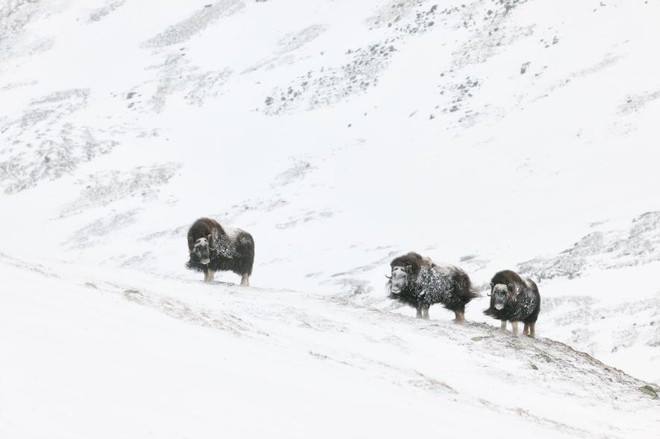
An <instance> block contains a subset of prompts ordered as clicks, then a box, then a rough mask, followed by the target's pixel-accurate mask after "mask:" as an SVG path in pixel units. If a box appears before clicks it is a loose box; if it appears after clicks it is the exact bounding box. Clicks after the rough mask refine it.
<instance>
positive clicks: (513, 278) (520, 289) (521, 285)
mask: <svg viewBox="0 0 660 439" xmlns="http://www.w3.org/2000/svg"><path fill="white" fill-rule="evenodd" d="M540 311H541V295H540V294H539V289H538V287H537V286H536V284H535V283H534V281H533V280H531V279H529V278H527V279H525V280H523V279H522V278H521V277H520V276H519V275H518V273H516V272H514V271H511V270H504V271H500V272H498V273H497V274H495V276H493V279H492V280H491V281H490V308H488V309H487V310H485V311H484V314H486V315H488V316H491V317H494V318H496V319H497V320H501V321H502V324H501V326H500V329H501V330H502V331H506V322H507V320H508V321H510V322H511V332H512V333H513V335H514V336H518V322H523V323H524V324H525V327H524V329H523V334H525V335H527V336H529V337H534V332H535V331H534V329H535V326H536V320H537V319H538V318H539V312H540Z"/></svg>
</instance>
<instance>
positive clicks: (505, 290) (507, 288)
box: [490, 283, 518, 311]
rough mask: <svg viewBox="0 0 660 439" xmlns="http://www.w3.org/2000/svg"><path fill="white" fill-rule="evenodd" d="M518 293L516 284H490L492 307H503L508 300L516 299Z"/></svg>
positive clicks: (497, 308) (498, 308)
mask: <svg viewBox="0 0 660 439" xmlns="http://www.w3.org/2000/svg"><path fill="white" fill-rule="evenodd" d="M517 295H518V285H516V284H508V285H506V284H492V283H491V284H490V307H491V308H495V309H496V310H498V311H499V310H501V309H503V308H504V307H505V306H506V304H507V302H509V301H512V300H515V299H516V296H517Z"/></svg>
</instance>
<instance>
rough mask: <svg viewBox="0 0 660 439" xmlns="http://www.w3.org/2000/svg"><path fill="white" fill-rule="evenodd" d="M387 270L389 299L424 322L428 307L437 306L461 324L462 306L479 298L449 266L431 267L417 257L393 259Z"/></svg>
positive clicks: (464, 276)
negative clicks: (400, 304) (451, 312)
mask: <svg viewBox="0 0 660 439" xmlns="http://www.w3.org/2000/svg"><path fill="white" fill-rule="evenodd" d="M390 267H391V269H392V271H391V275H390V276H388V278H389V281H388V282H387V287H388V290H389V293H390V296H389V297H390V298H391V299H395V300H398V301H399V302H403V303H405V304H407V305H410V306H412V307H413V308H416V309H417V317H418V318H423V319H428V318H429V308H430V307H431V305H434V304H436V303H441V304H442V305H443V306H444V307H445V308H447V309H448V310H450V311H454V313H455V315H456V318H455V319H454V321H455V322H456V323H463V322H465V305H467V304H468V302H470V300H472V299H474V298H475V297H479V294H478V293H477V292H476V291H475V290H474V288H473V287H472V282H471V281H470V277H469V276H468V275H467V273H465V272H464V271H463V270H461V269H460V268H458V267H455V266H453V265H444V264H435V263H434V262H433V261H431V259H430V258H428V257H422V256H421V255H419V254H418V253H415V252H410V253H408V254H405V255H403V256H399V257H396V258H394V259H393V260H392V262H390Z"/></svg>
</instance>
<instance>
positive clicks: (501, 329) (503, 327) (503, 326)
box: [500, 320, 506, 332]
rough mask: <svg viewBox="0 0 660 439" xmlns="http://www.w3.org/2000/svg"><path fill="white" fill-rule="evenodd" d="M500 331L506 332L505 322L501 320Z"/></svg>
mask: <svg viewBox="0 0 660 439" xmlns="http://www.w3.org/2000/svg"><path fill="white" fill-rule="evenodd" d="M500 331H502V332H505V331H506V320H502V323H500Z"/></svg>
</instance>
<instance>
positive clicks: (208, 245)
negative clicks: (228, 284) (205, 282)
mask: <svg viewBox="0 0 660 439" xmlns="http://www.w3.org/2000/svg"><path fill="white" fill-rule="evenodd" d="M212 243H213V236H212V235H208V236H206V237H205V238H199V239H198V240H197V241H195V244H194V245H193V248H192V249H191V250H190V259H192V260H193V261H195V262H199V263H200V264H202V265H207V264H208V263H209V262H211V251H212V250H213V245H212Z"/></svg>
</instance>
